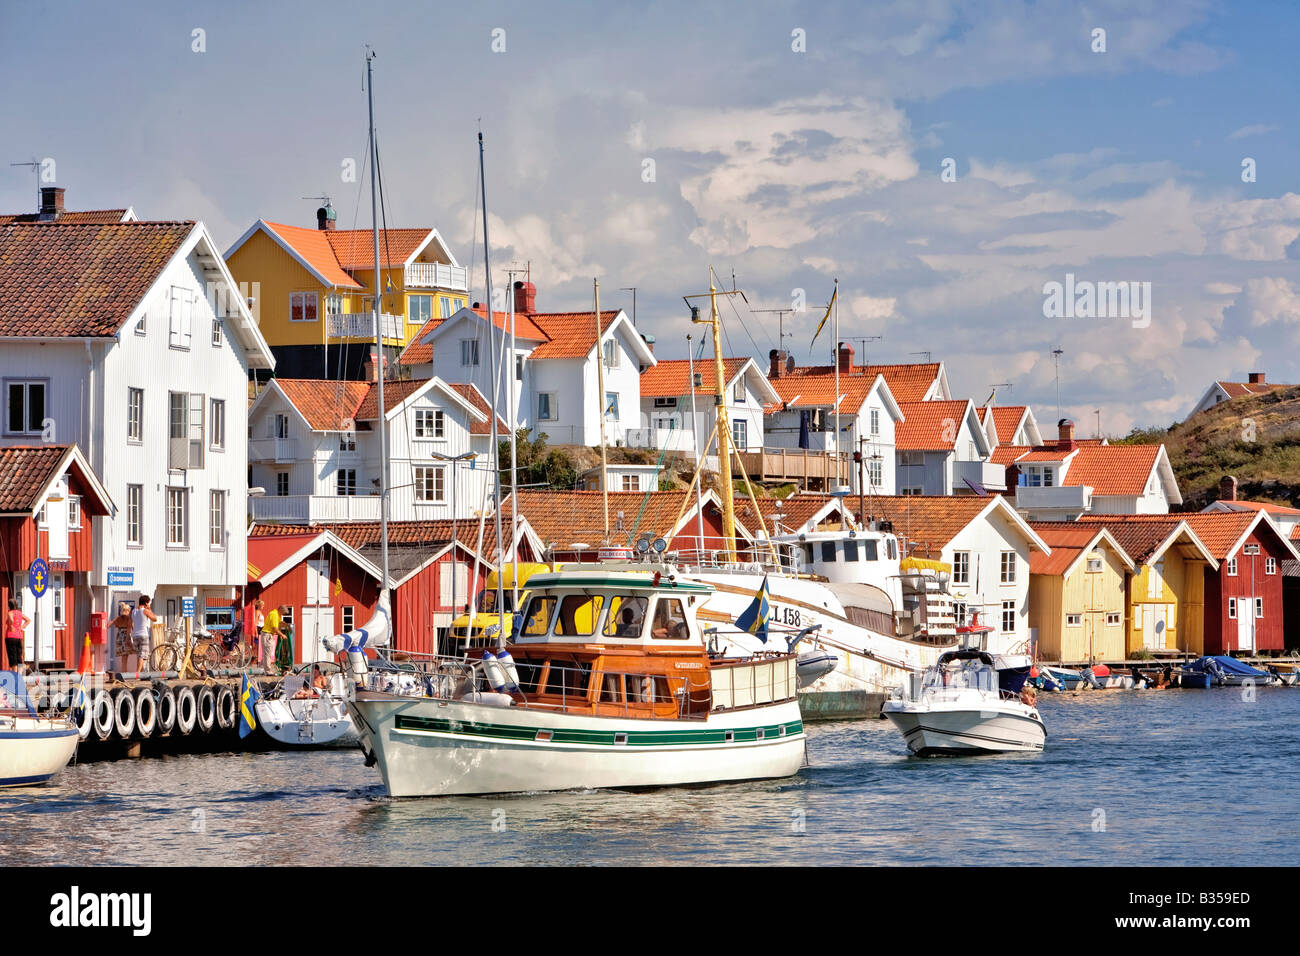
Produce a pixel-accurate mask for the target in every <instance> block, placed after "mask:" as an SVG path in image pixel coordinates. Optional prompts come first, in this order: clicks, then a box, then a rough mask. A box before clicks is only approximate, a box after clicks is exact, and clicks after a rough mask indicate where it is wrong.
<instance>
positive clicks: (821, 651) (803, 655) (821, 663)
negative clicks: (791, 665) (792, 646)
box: [795, 647, 840, 688]
mask: <svg viewBox="0 0 1300 956" xmlns="http://www.w3.org/2000/svg"><path fill="white" fill-rule="evenodd" d="M839 664H840V659H839V657H838V656H836V655H835V654H832V653H831V652H830V651H828V650H826V649H825V648H821V647H816V648H809V649H808V650H806V651H800V652H799V657H798V658H797V661H796V664H795V676H796V681H797V682H798V685H799V687H800V688H803V687H808V686H810V685H812V684H813V683H814V682H816V681H817V680H820V679H821V678H823V677H825V676H826V675H827V674H829V673H830V672H831V671H833V670H835V668H836V667H838V666H839Z"/></svg>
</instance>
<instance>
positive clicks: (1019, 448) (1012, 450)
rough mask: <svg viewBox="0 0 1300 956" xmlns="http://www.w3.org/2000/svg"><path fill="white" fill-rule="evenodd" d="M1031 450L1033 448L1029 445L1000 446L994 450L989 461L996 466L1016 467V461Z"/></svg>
mask: <svg viewBox="0 0 1300 956" xmlns="http://www.w3.org/2000/svg"><path fill="white" fill-rule="evenodd" d="M1031 450H1032V447H1031V446H1029V445H998V447H997V448H994V449H993V454H992V456H991V457H990V458H989V461H991V462H993V464H995V465H1004V466H1005V465H1014V464H1015V463H1016V459H1018V458H1019V457H1020V456H1021V455H1023V454H1025V453H1026V452H1028V451H1031Z"/></svg>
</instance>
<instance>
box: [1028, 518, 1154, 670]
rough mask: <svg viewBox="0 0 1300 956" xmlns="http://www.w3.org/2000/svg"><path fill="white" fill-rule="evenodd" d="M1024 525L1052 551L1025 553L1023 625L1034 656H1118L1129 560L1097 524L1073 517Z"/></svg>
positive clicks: (1079, 659) (1075, 660)
mask: <svg viewBox="0 0 1300 956" xmlns="http://www.w3.org/2000/svg"><path fill="white" fill-rule="evenodd" d="M1030 527H1031V528H1033V529H1034V531H1035V532H1037V534H1038V536H1039V537H1040V538H1042V539H1043V541H1045V542H1046V543H1047V546H1048V547H1050V548H1051V549H1052V550H1051V553H1050V554H1043V553H1041V552H1033V553H1031V554H1030V556H1029V626H1030V628H1032V629H1035V630H1036V632H1037V635H1038V645H1037V652H1038V658H1039V660H1044V661H1060V662H1061V663H1065V664H1085V663H1088V664H1090V663H1094V662H1098V661H1120V660H1123V659H1124V658H1125V657H1126V654H1125V646H1124V641H1125V637H1124V634H1125V630H1124V603H1125V596H1126V593H1127V591H1126V584H1127V578H1128V576H1129V575H1130V574H1131V573H1132V572H1133V561H1132V559H1131V558H1129V556H1128V554H1127V553H1126V552H1125V551H1124V549H1123V548H1122V547H1120V545H1119V542H1117V541H1116V540H1115V538H1114V537H1113V536H1112V535H1111V534H1110V532H1109V531H1107V530H1106V529H1105V528H1102V527H1096V526H1093V525H1080V524H1078V523H1077V522H1073V521H1071V522H1042V521H1040V522H1030Z"/></svg>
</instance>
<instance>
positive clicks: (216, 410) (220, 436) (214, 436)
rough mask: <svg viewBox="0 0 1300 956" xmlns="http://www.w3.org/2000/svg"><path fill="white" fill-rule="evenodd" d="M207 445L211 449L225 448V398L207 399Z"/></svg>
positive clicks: (219, 449) (221, 449) (220, 449)
mask: <svg viewBox="0 0 1300 956" xmlns="http://www.w3.org/2000/svg"><path fill="white" fill-rule="evenodd" d="M208 447H209V448H211V449H212V450H213V451H225V450H226V400H225V399H224V398H213V399H209V400H208Z"/></svg>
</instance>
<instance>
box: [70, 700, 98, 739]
mask: <svg viewBox="0 0 1300 956" xmlns="http://www.w3.org/2000/svg"><path fill="white" fill-rule="evenodd" d="M91 700H92V703H87V704H86V706H85V707H82V708H81V719H80V721H79V722H78V724H77V733H78V734H79V735H80V736H81V739H82V740H85V739H86V738H87V737H89V736H90V728H91V727H93V726H94V723H95V708H94V706H93V700H94V698H93V697H92V698H91ZM74 713H75V711H74Z"/></svg>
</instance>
